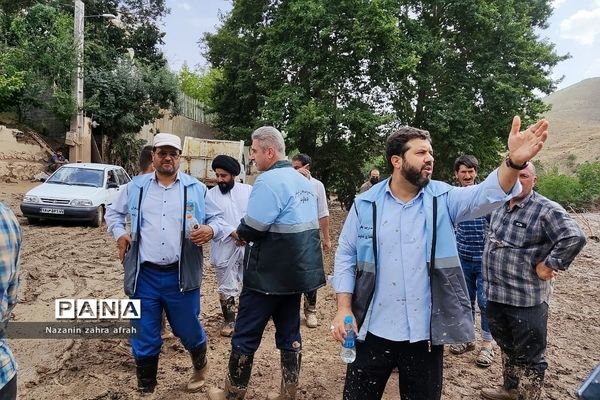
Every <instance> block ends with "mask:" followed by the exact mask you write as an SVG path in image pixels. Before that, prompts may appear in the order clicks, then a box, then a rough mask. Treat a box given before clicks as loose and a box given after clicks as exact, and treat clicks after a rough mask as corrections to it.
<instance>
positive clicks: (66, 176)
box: [46, 167, 104, 187]
mask: <svg viewBox="0 0 600 400" xmlns="http://www.w3.org/2000/svg"><path fill="white" fill-rule="evenodd" d="M103 179H104V171H102V170H99V169H89V168H73V167H68V168H65V167H63V168H60V169H58V170H57V171H56V172H55V173H54V174H52V176H51V177H50V178H49V179H48V180H47V181H46V182H47V183H52V184H57V185H75V186H92V187H101V186H102V181H103Z"/></svg>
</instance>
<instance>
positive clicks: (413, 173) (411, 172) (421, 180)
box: [401, 162, 431, 189]
mask: <svg viewBox="0 0 600 400" xmlns="http://www.w3.org/2000/svg"><path fill="white" fill-rule="evenodd" d="M401 172H402V176H403V177H404V179H406V180H407V181H409V182H410V183H412V184H413V185H414V186H416V187H418V188H419V189H422V188H424V187H425V186H427V184H429V181H431V178H429V177H424V176H423V175H421V172H422V169H417V168H415V167H413V166H412V165H409V164H407V163H406V162H404V163H403V164H402V170H401Z"/></svg>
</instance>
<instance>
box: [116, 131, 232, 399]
mask: <svg viewBox="0 0 600 400" xmlns="http://www.w3.org/2000/svg"><path fill="white" fill-rule="evenodd" d="M180 156H181V140H180V139H179V137H177V136H175V135H172V134H169V133H159V134H157V135H156V136H154V141H153V153H152V163H153V165H154V168H155V172H154V173H150V174H145V175H139V176H136V177H135V178H133V180H132V181H131V183H129V184H128V185H127V189H126V190H124V191H122V192H121V194H120V195H119V197H118V199H117V200H116V201H115V202H114V203H113V204H112V205H110V206H109V207H108V209H107V212H106V217H105V218H106V223H107V225H108V231H109V232H111V233H112V234H113V236H114V237H115V239H117V246H118V249H119V259H120V260H121V262H123V267H124V280H125V294H127V295H128V296H130V298H132V299H139V300H141V318H140V319H138V320H133V322H132V325H133V327H134V328H135V329H136V332H137V334H136V335H134V336H132V338H131V348H132V353H133V356H134V358H135V361H136V367H137V369H136V373H137V379H138V390H139V391H141V392H146V393H148V392H153V391H154V388H155V386H156V373H157V369H158V358H159V354H160V348H161V345H162V338H161V335H160V329H161V313H162V311H163V310H165V311H166V314H167V318H168V320H169V324H170V325H171V328H172V329H173V333H174V334H175V336H177V337H179V338H180V339H181V342H182V343H183V346H184V347H185V348H186V349H187V350H188V351H189V352H190V355H191V358H192V364H193V366H194V373H193V375H192V378H191V379H190V381H189V383H188V385H187V388H188V390H190V391H198V390H200V389H201V388H202V387H203V386H204V383H205V380H206V374H207V371H208V366H207V357H206V347H207V338H206V333H205V332H204V329H203V327H202V325H201V323H200V321H199V319H198V315H199V314H200V283H201V279H202V247H201V246H202V244H204V243H207V242H208V241H209V240H211V239H212V238H215V239H218V238H220V237H221V236H222V234H223V226H222V224H223V220H222V213H221V211H220V210H219V208H218V206H217V205H216V204H214V203H213V202H212V201H211V200H210V199H205V195H206V190H207V189H206V186H205V185H204V184H203V183H201V182H200V181H198V180H197V179H195V178H193V177H191V176H189V175H187V174H184V173H183V172H181V171H179V158H180ZM127 215H129V216H130V219H131V233H128V232H127V231H126V229H125V219H126V217H127ZM186 221H188V222H189V221H194V224H193V225H195V227H194V229H193V230H191V231H189V230H188V232H186ZM188 225H189V223H188Z"/></svg>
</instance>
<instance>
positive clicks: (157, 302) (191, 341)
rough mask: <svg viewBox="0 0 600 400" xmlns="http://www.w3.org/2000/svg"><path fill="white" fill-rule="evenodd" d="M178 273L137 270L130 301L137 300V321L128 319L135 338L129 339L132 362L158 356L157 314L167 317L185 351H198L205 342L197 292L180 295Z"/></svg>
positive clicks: (160, 341)
mask: <svg viewBox="0 0 600 400" xmlns="http://www.w3.org/2000/svg"><path fill="white" fill-rule="evenodd" d="M178 275H179V272H178V271H177V270H172V271H160V270H157V269H154V268H147V267H140V273H139V275H138V280H137V287H136V289H135V294H134V295H133V296H132V298H133V299H140V300H141V318H140V319H137V320H132V326H133V327H134V328H136V329H137V335H134V336H132V338H131V350H132V353H133V356H134V357H135V359H136V360H138V359H143V358H146V357H156V356H158V355H159V354H160V348H161V346H162V338H161V337H160V328H161V314H162V311H163V309H164V310H165V312H166V314H167V319H168V320H169V324H170V325H171V328H172V329H173V334H174V335H175V336H177V337H178V338H179V339H181V342H182V344H183V346H184V347H185V348H186V350H188V351H191V350H195V349H197V348H199V347H200V346H202V345H203V344H204V343H205V342H206V333H205V332H204V328H203V327H202V325H201V323H200V320H199V319H198V316H199V315H200V289H195V290H189V291H185V292H181V291H180V290H179V280H178Z"/></svg>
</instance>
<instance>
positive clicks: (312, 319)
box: [304, 310, 319, 328]
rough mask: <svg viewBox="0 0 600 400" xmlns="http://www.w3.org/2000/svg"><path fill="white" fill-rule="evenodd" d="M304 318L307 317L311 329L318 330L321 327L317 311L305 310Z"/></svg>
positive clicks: (307, 324)
mask: <svg viewBox="0 0 600 400" xmlns="http://www.w3.org/2000/svg"><path fill="white" fill-rule="evenodd" d="M304 316H305V317H306V326H308V327H309V328H316V327H317V326H318V325H319V322H318V321H317V312H316V311H309V310H304Z"/></svg>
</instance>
